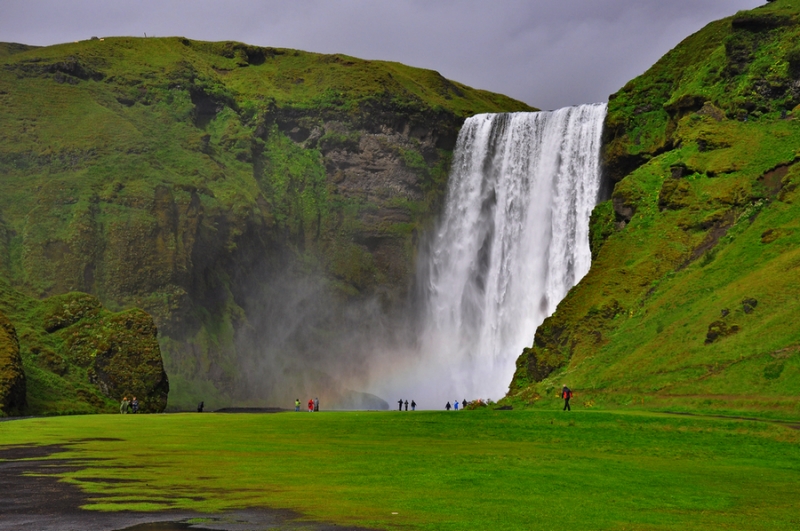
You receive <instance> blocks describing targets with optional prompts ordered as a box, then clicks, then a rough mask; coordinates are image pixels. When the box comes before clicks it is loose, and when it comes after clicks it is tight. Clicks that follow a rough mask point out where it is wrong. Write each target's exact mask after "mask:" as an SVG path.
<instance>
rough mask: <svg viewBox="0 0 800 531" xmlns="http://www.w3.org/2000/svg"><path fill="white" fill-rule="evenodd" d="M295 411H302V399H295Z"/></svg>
mask: <svg viewBox="0 0 800 531" xmlns="http://www.w3.org/2000/svg"><path fill="white" fill-rule="evenodd" d="M294 410H295V411H300V399H299V398H295V399H294Z"/></svg>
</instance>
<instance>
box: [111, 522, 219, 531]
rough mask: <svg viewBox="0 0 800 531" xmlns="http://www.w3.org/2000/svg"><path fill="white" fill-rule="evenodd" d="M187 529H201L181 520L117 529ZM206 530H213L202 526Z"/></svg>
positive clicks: (176, 530)
mask: <svg viewBox="0 0 800 531" xmlns="http://www.w3.org/2000/svg"><path fill="white" fill-rule="evenodd" d="M187 529H201V528H197V527H192V524H186V523H181V522H154V523H150V524H139V525H135V526H133V527H126V528H125V529H120V530H119V531H186V530H187ZM202 529H205V530H206V531H213V530H211V529H210V528H208V527H203V528H202Z"/></svg>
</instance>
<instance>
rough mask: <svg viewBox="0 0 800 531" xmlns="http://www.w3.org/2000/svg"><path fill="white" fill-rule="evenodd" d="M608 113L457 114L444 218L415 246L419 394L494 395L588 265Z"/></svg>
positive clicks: (593, 108) (588, 108) (582, 109)
mask: <svg viewBox="0 0 800 531" xmlns="http://www.w3.org/2000/svg"><path fill="white" fill-rule="evenodd" d="M605 113H606V105H605V104H594V105H582V106H579V107H569V108H564V109H559V110H556V111H552V112H538V113H511V114H482V115H478V116H474V117H472V118H469V119H468V120H467V121H466V122H465V123H464V126H463V128H462V130H461V132H460V134H459V137H458V142H457V145H456V150H455V153H454V159H453V166H452V170H451V173H450V180H449V188H448V191H447V197H446V204H445V210H444V213H443V217H442V219H441V221H440V223H439V226H438V228H437V230H436V232H435V234H433V235H432V237H431V239H430V240H429V245H428V248H427V249H426V250H424V251H423V252H422V253H421V256H420V271H419V283H420V286H421V291H422V298H423V300H424V308H425V309H424V312H425V313H424V317H423V319H424V323H423V326H422V328H423V331H422V332H421V335H420V338H419V341H420V349H421V351H422V352H421V360H422V361H421V362H420V363H421V365H422V366H424V376H422V375H421V373H420V371H414V372H415V373H416V375H415V377H414V378H413V381H415V382H419V383H418V385H417V388H419V386H420V385H425V386H427V392H423V391H421V390H420V391H418V392H419V393H420V394H427V395H429V396H432V397H435V400H436V401H437V402H438V401H441V400H444V399H449V400H453V399H458V400H461V399H462V398H464V397H466V398H467V399H470V400H472V399H474V398H478V397H481V398H487V397H489V398H493V399H498V398H501V397H502V396H503V395H504V394H505V392H506V391H507V389H508V384H509V382H510V381H511V377H512V376H513V374H514V362H515V360H516V358H517V357H518V356H519V355H520V353H521V352H522V349H523V348H524V347H526V346H530V345H531V344H532V342H533V336H534V333H535V331H536V327H537V326H539V325H540V324H541V323H542V321H543V320H544V319H545V318H546V317H547V316H549V315H550V314H552V313H553V311H555V309H556V306H557V305H558V303H559V302H560V301H561V300H562V299H563V298H564V296H565V295H566V294H567V292H568V291H569V289H570V288H572V287H573V286H574V285H575V284H576V283H577V282H578V281H580V279H581V278H582V277H583V276H584V275H585V274H586V273H587V272H588V271H589V266H590V261H591V253H590V251H589V216H590V214H591V211H592V209H593V208H594V206H595V204H596V202H597V196H598V191H599V188H600V172H599V153H600V135H601V132H602V124H603V119H604V117H605ZM431 387H435V388H436V389H435V391H434V390H433V389H431ZM462 395H463V396H462ZM441 405H443V403H442V404H441ZM431 407H440V404H438V403H436V404H435V405H434V404H432V405H431Z"/></svg>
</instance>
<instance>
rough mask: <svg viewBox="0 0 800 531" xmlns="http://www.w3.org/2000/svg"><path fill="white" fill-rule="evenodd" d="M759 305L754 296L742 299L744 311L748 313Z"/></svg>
mask: <svg viewBox="0 0 800 531" xmlns="http://www.w3.org/2000/svg"><path fill="white" fill-rule="evenodd" d="M756 306H758V301H757V300H755V299H753V298H747V299H744V300H743V301H742V311H743V312H744V313H747V314H751V313H753V311H754V310H755V309H756Z"/></svg>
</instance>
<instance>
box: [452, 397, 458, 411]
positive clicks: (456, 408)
mask: <svg viewBox="0 0 800 531" xmlns="http://www.w3.org/2000/svg"><path fill="white" fill-rule="evenodd" d="M453 409H455V410H456V411H458V400H456V401H455V402H453Z"/></svg>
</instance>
